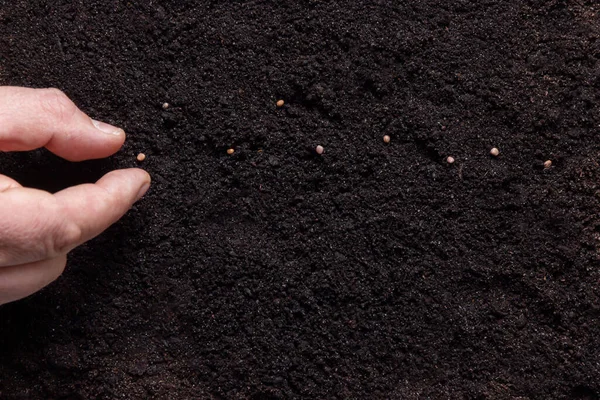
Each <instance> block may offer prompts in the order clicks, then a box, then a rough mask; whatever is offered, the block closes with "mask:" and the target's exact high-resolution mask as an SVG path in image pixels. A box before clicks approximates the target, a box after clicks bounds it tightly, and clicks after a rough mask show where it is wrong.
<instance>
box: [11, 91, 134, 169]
mask: <svg viewBox="0 0 600 400" xmlns="http://www.w3.org/2000/svg"><path fill="white" fill-rule="evenodd" d="M124 141H125V132H124V131H123V130H122V129H120V128H117V127H114V126H112V125H109V124H106V123H103V122H99V121H95V120H92V119H91V118H90V117H88V116H87V115H86V114H85V113H83V112H82V111H81V110H80V109H79V108H77V106H76V105H75V104H74V103H73V102H72V101H71V100H70V99H69V98H68V97H67V96H66V95H65V94H64V93H63V92H61V91H60V90H58V89H29V88H21V87H10V86H3V87H0V151H25V150H33V149H37V148H40V147H46V148H47V149H48V150H50V151H51V152H53V153H55V154H56V155H58V156H60V157H62V158H65V159H67V160H70V161H82V160H89V159H95V158H104V157H108V156H110V155H112V154H114V153H116V152H117V151H118V150H119V149H120V148H121V146H122V145H123V142H124Z"/></svg>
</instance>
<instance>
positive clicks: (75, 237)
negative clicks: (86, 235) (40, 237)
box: [49, 222, 83, 254]
mask: <svg viewBox="0 0 600 400" xmlns="http://www.w3.org/2000/svg"><path fill="white" fill-rule="evenodd" d="M82 238H83V231H82V230H81V228H80V227H79V226H77V224H75V223H72V222H64V223H63V224H61V226H60V227H59V228H58V229H57V230H56V232H54V234H53V235H52V239H51V243H50V249H49V250H50V253H51V254H66V253H68V252H69V251H70V250H71V249H73V247H75V246H76V245H78V244H79V243H81V240H82Z"/></svg>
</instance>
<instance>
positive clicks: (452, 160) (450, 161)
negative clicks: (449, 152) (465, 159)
mask: <svg viewBox="0 0 600 400" xmlns="http://www.w3.org/2000/svg"><path fill="white" fill-rule="evenodd" d="M446 162H447V163H448V164H454V157H451V156H448V158H446Z"/></svg>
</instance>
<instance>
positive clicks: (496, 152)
mask: <svg viewBox="0 0 600 400" xmlns="http://www.w3.org/2000/svg"><path fill="white" fill-rule="evenodd" d="M490 154H491V155H492V156H494V157H498V154H500V150H498V149H497V148H495V147H494V148H493V149H491V150H490Z"/></svg>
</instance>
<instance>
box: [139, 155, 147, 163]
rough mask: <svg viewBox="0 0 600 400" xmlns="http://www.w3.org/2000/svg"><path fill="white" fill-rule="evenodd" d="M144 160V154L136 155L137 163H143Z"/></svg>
mask: <svg viewBox="0 0 600 400" xmlns="http://www.w3.org/2000/svg"><path fill="white" fill-rule="evenodd" d="M145 159H146V155H145V154H144V153H140V154H138V155H137V160H138V161H139V162H142V161H144V160H145Z"/></svg>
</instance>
